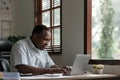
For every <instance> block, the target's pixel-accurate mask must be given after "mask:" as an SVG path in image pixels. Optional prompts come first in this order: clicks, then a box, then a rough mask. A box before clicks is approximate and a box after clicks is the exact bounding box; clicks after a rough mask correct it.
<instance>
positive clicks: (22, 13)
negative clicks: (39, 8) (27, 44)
mask: <svg viewBox="0 0 120 80" xmlns="http://www.w3.org/2000/svg"><path fill="white" fill-rule="evenodd" d="M12 1H13V6H12V13H13V14H12V17H13V24H12V35H25V36H27V35H30V34H31V30H32V28H33V26H34V4H33V0H12Z"/></svg>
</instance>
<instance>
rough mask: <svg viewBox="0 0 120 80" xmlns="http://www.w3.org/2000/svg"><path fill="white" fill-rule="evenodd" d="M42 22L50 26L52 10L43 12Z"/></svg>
mask: <svg viewBox="0 0 120 80" xmlns="http://www.w3.org/2000/svg"><path fill="white" fill-rule="evenodd" d="M42 23H43V24H44V25H46V26H48V27H50V11H46V12H43V13H42Z"/></svg>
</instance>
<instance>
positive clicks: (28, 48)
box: [10, 37, 55, 71]
mask: <svg viewBox="0 0 120 80" xmlns="http://www.w3.org/2000/svg"><path fill="white" fill-rule="evenodd" d="M10 64H11V67H10V69H11V71H16V69H15V66H16V65H19V64H25V65H30V66H34V67H40V68H49V67H51V66H53V65H55V64H54V62H53V60H52V59H51V58H50V56H49V55H48V52H47V51H46V50H40V49H38V48H36V47H35V46H34V44H33V43H32V41H31V39H30V37H27V38H25V39H23V40H19V41H18V42H16V43H15V44H14V45H13V47H12V50H11V56H10Z"/></svg>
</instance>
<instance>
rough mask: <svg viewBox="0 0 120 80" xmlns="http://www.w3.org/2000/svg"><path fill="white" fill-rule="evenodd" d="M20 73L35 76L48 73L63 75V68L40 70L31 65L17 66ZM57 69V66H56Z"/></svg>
mask: <svg viewBox="0 0 120 80" xmlns="http://www.w3.org/2000/svg"><path fill="white" fill-rule="evenodd" d="M15 67H16V68H17V70H18V71H19V72H20V73H23V74H25V73H32V74H33V75H39V74H46V73H50V74H52V73H63V71H62V68H57V67H56V68H38V67H33V66H29V65H23V64H21V65H16V66H15ZM54 67H55V66H54Z"/></svg>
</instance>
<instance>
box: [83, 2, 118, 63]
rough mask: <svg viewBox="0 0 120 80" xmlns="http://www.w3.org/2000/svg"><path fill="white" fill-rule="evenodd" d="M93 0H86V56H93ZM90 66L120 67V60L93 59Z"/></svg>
mask: <svg viewBox="0 0 120 80" xmlns="http://www.w3.org/2000/svg"><path fill="white" fill-rule="evenodd" d="M91 7H92V0H84V54H90V55H91V54H92V50H91V46H92V44H91V37H92V36H91V30H92V27H91V24H92V21H91V17H92V8H91ZM89 63H90V64H107V65H120V60H96V59H91V60H90V62H89Z"/></svg>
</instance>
